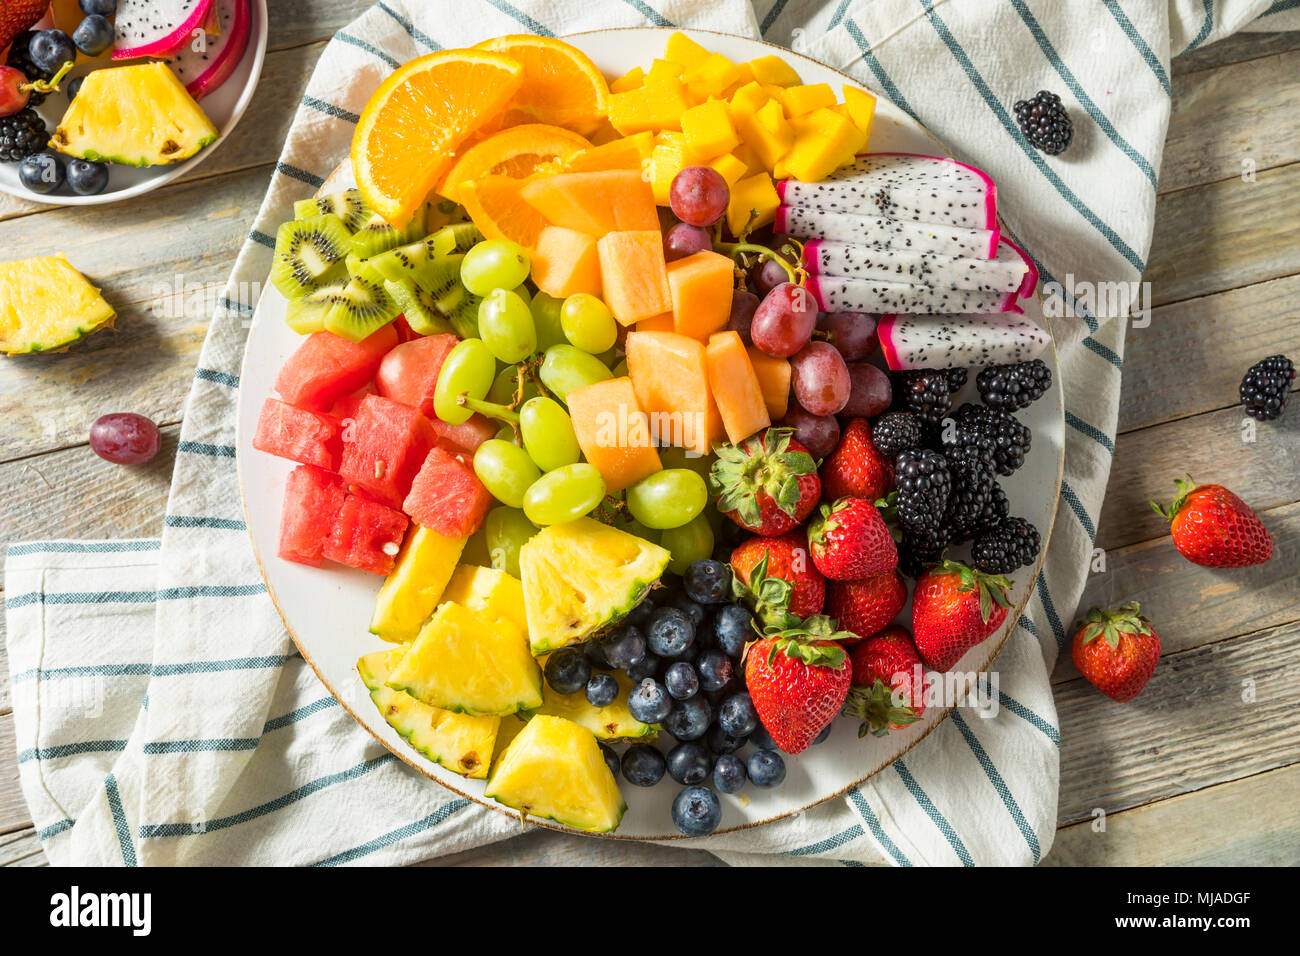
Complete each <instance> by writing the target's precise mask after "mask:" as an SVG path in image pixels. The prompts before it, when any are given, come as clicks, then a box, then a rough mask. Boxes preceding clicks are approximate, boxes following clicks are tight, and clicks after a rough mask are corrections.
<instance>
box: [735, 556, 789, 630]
mask: <svg viewBox="0 0 1300 956" xmlns="http://www.w3.org/2000/svg"><path fill="white" fill-rule="evenodd" d="M770 556H771V555H770V554H769V553H767V552H764V554H763V558H762V560H761V561H759V562H758V564H756V565H754V567H753V569H752V570H751V571H750V572H749V580H748V581H741V580H740V578H739V577H736V576H734V575H733V576H732V580H731V591H732V594H733V595H734V596H735V597H736V599H737V600H738V601H743V602H745V603H748V604H750V605H751V610H753V612H754V616H755V617H756V618H758V619H759V620H760V621H762V622H763V626H764V628H765V629H767V628H787V627H792V626H795V625H797V624H798V623H799V619H798V618H797V617H795V616H794V615H793V614H791V613H790V611H789V605H790V593H791V592H792V591H793V590H794V586H793V585H791V584H790V582H789V581H787V580H785V579H784V578H772V577H768V575H767V559H768V558H769V557H770Z"/></svg>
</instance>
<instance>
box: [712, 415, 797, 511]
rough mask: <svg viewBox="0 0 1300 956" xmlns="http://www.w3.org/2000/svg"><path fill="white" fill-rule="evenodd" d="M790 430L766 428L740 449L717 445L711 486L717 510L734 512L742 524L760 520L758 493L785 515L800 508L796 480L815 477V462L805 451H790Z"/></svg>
mask: <svg viewBox="0 0 1300 956" xmlns="http://www.w3.org/2000/svg"><path fill="white" fill-rule="evenodd" d="M793 435H794V429H792V428H769V429H767V430H766V431H765V432H763V433H762V435H754V436H751V437H749V438H747V439H745V441H743V442H742V443H741V444H739V445H716V446H715V447H714V450H715V451H716V452H717V455H718V460H717V461H716V462H714V463H713V471H712V474H711V475H710V476H709V477H710V482H711V483H712V485H713V488H714V490H715V491H717V492H718V495H719V498H718V510H719V511H722V512H724V513H730V512H733V511H734V512H736V514H738V515H739V516H740V518H741V520H742V521H744V522H745V524H747V525H749V526H751V527H753V526H757V525H758V523H759V522H760V520H761V506H760V503H759V500H758V494H759V492H764V493H766V494H767V495H768V496H769V497H770V498H771V499H772V501H773V502H774V503H775V504H776V506H777V507H778V508H779V509H781V511H783V512H784V513H785V514H787V515H789V516H790V517H794V515H795V511H796V510H797V508H798V506H799V498H800V491H799V479H800V478H803V477H805V476H807V475H815V474H816V473H817V462H816V461H814V460H813V457H812V455H810V454H808V453H807V452H806V451H797V450H791V449H790V439H791V437H792V436H793Z"/></svg>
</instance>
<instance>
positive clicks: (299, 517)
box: [279, 465, 347, 568]
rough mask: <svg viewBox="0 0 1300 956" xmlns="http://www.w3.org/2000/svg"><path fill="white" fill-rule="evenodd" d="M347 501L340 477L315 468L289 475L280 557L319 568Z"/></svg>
mask: <svg viewBox="0 0 1300 956" xmlns="http://www.w3.org/2000/svg"><path fill="white" fill-rule="evenodd" d="M346 497H347V492H345V491H344V490H343V482H342V480H340V479H339V477H338V475H331V474H330V473H329V472H327V471H322V470H321V469H319V468H315V467H313V466H311V465H300V466H299V467H297V468H295V469H294V470H293V471H291V472H289V479H288V480H287V481H286V482H285V483H284V510H283V511H282V512H281V514H280V549H279V555H280V557H282V558H284V560H286V561H297V562H298V563H299V564H309V565H311V566H312V567H313V568H319V567H320V562H321V557H322V554H323V552H324V547H325V542H326V541H328V540H329V538H330V535H331V534H333V532H334V526H335V520H336V519H337V518H338V515H339V512H340V511H342V510H343V500H344V498H346Z"/></svg>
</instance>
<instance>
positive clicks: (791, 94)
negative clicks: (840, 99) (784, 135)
mask: <svg viewBox="0 0 1300 956" xmlns="http://www.w3.org/2000/svg"><path fill="white" fill-rule="evenodd" d="M779 99H780V100H781V105H782V106H784V107H785V115H786V116H789V117H790V118H791V119H793V118H794V117H796V116H807V115H808V114H809V113H811V112H813V111H814V110H819V109H823V108H825V107H830V106H834V105H835V103H836V100H835V91H834V90H832V89H831V88H830V84H829V83H814V84H812V85H810V86H792V87H790V88H789V89H787V90H785V91H783V92H782V93H781V94H780V96H779Z"/></svg>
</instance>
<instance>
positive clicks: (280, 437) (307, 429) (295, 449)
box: [253, 398, 343, 471]
mask: <svg viewBox="0 0 1300 956" xmlns="http://www.w3.org/2000/svg"><path fill="white" fill-rule="evenodd" d="M253 447H254V448H256V449H257V450H258V451H264V452H266V453H267V454H268V455H277V456H279V457H280V458H288V459H289V460H290V461H296V462H298V463H299V464H303V465H315V466H316V467H317V468H324V469H325V470H326V471H338V470H339V457H340V456H341V455H342V454H343V438H342V436H341V434H340V428H339V422H338V419H336V418H334V417H333V416H330V415H321V414H318V413H317V412H309V411H307V409H305V408H294V407H293V406H292V405H289V404H287V403H285V402H282V401H279V400H278V399H274V398H268V399H267V400H266V404H265V405H263V406H262V415H261V417H260V418H259V419H258V420H257V434H256V435H254V436H253Z"/></svg>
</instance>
